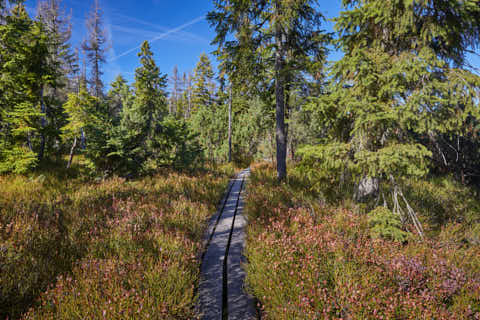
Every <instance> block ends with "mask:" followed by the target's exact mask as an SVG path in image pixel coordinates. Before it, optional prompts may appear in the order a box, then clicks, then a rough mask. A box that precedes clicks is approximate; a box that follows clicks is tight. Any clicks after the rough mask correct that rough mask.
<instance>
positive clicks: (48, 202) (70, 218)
mask: <svg viewBox="0 0 480 320" xmlns="http://www.w3.org/2000/svg"><path fill="white" fill-rule="evenodd" d="M230 173H231V169H230V168H225V170H223V169H222V168H218V170H217V171H212V170H201V171H200V170H199V171H195V172H191V173H178V172H175V171H172V170H167V169H165V170H163V171H162V172H161V173H159V174H157V175H155V176H153V177H145V178H142V179H139V180H132V181H127V180H125V179H123V178H117V177H113V178H110V179H107V180H100V181H98V182H94V181H91V180H85V179H84V178H83V177H79V178H78V179H75V178H70V179H63V177H60V176H58V177H55V176H53V175H48V174H47V175H46V176H45V177H44V178H42V179H38V178H33V179H30V178H27V177H23V176H13V175H10V176H4V177H0V189H2V193H1V195H0V290H1V292H0V318H2V319H3V318H6V317H8V318H10V319H14V318H19V317H23V318H25V319H78V318H81V319H97V318H106V319H125V318H135V319H147V318H150V319H152V318H153V319H155V318H157V319H159V318H161V319H168V318H191V317H193V316H194V314H193V311H192V310H193V308H192V306H193V303H194V300H195V296H194V287H195V285H196V283H197V280H198V272H199V260H198V253H199V251H201V248H200V245H201V240H202V237H203V232H204V229H205V226H206V221H207V220H208V217H209V216H210V214H211V213H212V212H213V211H214V210H215V206H216V204H217V202H218V200H219V198H220V196H221V193H222V192H223V191H224V188H225V187H226V183H227V180H228V174H230ZM27 310H28V313H26V314H25V311H27Z"/></svg>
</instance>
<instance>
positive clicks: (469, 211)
mask: <svg viewBox="0 0 480 320" xmlns="http://www.w3.org/2000/svg"><path fill="white" fill-rule="evenodd" d="M290 172H291V173H290V181H289V182H288V183H285V184H278V183H277V182H276V181H275V174H274V171H273V168H272V167H270V166H269V165H266V164H265V165H260V166H257V167H256V168H255V169H254V170H253V173H252V177H251V181H250V182H249V185H248V187H247V199H246V212H247V214H248V216H249V227H248V231H247V234H248V237H247V238H248V240H247V249H246V256H247V259H248V263H247V264H246V269H247V286H248V288H249V290H250V292H251V293H252V294H253V295H255V297H256V298H257V299H258V301H259V307H260V309H261V312H262V316H263V318H264V319H275V320H277V319H480V247H479V246H478V245H477V244H475V242H474V241H465V240H464V237H471V238H474V237H476V236H478V226H479V222H478V217H479V214H480V213H479V211H476V212H474V211H473V210H474V208H476V207H475V206H477V207H478V205H479V202H478V200H475V199H472V198H470V197H469V195H471V194H472V192H471V190H468V188H465V187H461V186H459V185H457V184H456V183H454V182H445V181H450V180H448V178H442V179H440V178H438V179H430V180H428V181H427V180H425V181H416V182H410V185H409V186H410V187H411V188H410V189H409V196H410V198H412V194H413V192H414V190H415V189H417V188H421V190H419V189H417V190H418V193H417V194H416V196H415V197H413V198H414V200H413V202H414V204H415V206H416V210H417V211H418V212H419V215H420V217H421V219H422V221H424V223H425V224H426V226H427V227H428V229H429V230H431V231H432V230H439V231H437V232H433V231H432V232H429V233H428V236H427V239H426V240H425V241H423V242H422V241H420V239H419V238H418V237H417V236H415V235H414V234H413V233H409V235H408V237H405V238H403V237H402V239H401V240H402V241H394V240H395V239H393V240H391V237H390V236H385V235H384V236H382V233H381V232H380V233H378V230H376V229H375V226H378V223H377V224H375V223H372V220H371V219H369V217H368V215H367V214H365V212H364V210H363V209H362V207H361V206H357V205H355V204H354V203H353V202H351V201H348V200H347V199H346V198H344V200H341V201H340V200H339V201H337V202H336V203H335V202H331V201H326V200H325V199H324V198H322V196H321V193H320V192H318V190H317V191H314V188H310V185H309V182H308V181H307V180H305V179H303V178H302V177H301V176H300V175H299V174H297V172H296V171H295V170H291V171H290ZM442 181H443V182H442ZM427 186H429V187H428V188H427ZM327 187H328V188H330V189H333V186H327ZM301 190H303V191H301ZM452 190H455V191H456V193H455V194H454V193H452ZM338 192H339V193H341V190H338ZM459 193H460V194H459ZM338 198H341V196H338ZM422 199H430V200H431V201H430V202H426V201H424V202H422ZM455 199H457V200H455ZM462 199H463V200H462ZM452 210H455V211H452ZM437 213H438V214H442V215H444V216H443V217H442V218H441V219H435V214H437ZM383 218H385V217H383ZM383 218H382V219H381V221H382V223H384V222H385V221H387V220H388V221H390V220H391V218H390V217H388V219H386V220H385V219H383ZM369 220H370V221H369ZM438 221H441V225H439V222H438ZM377 222H378V221H377ZM385 223H386V222H385ZM385 223H384V224H385ZM386 224H387V225H388V226H389V227H391V226H392V225H395V228H396V229H397V228H399V227H400V226H399V225H398V223H397V221H396V222H395V223H394V224H392V223H390V222H388V223H386ZM408 230H409V229H408V227H407V228H404V229H403V232H406V231H408ZM474 230H477V231H476V233H475V231H474ZM397 231H398V230H396V232H397ZM460 234H463V235H464V237H460V236H459V235H460ZM387 235H388V234H387ZM402 235H404V234H403V233H402ZM446 239H448V240H449V241H446ZM397 240H398V239H397Z"/></svg>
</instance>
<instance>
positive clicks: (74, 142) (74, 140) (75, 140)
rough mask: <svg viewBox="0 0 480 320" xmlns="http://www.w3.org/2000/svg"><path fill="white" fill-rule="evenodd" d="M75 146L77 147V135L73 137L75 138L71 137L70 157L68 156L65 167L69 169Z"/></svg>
mask: <svg viewBox="0 0 480 320" xmlns="http://www.w3.org/2000/svg"><path fill="white" fill-rule="evenodd" d="M76 147H77V137H75V139H73V145H72V148H71V149H70V157H69V158H68V163H67V169H69V168H70V166H71V165H72V161H73V154H74V152H75V148H76Z"/></svg>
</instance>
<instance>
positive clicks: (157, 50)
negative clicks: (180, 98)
mask: <svg viewBox="0 0 480 320" xmlns="http://www.w3.org/2000/svg"><path fill="white" fill-rule="evenodd" d="M36 3H37V0H27V1H26V2H25V4H26V6H27V9H28V10H29V13H30V14H31V15H34V14H35V8H36ZM100 5H101V7H102V8H103V12H104V18H105V27H106V29H107V31H108V33H109V37H110V41H111V47H112V48H111V50H110V51H109V53H108V60H109V61H108V62H107V64H106V65H105V66H104V72H105V74H104V82H105V83H106V84H107V85H108V84H109V83H110V82H111V81H112V80H114V79H115V77H116V76H117V75H118V74H122V75H123V76H124V77H125V78H126V79H128V80H129V81H133V77H134V71H135V68H136V67H138V58H137V52H138V51H139V49H138V48H139V46H140V45H141V43H142V42H143V41H144V40H149V41H151V45H152V51H153V52H154V55H155V56H154V57H155V60H156V62H157V64H158V65H159V67H160V70H161V71H162V72H163V73H168V74H170V73H171V72H172V70H173V67H174V66H175V65H177V66H178V69H179V71H180V72H181V73H183V72H188V71H191V70H193V68H194V67H195V64H196V63H197V61H198V57H199V56H200V54H201V53H202V52H205V53H207V54H210V53H211V52H212V51H214V50H215V47H213V46H211V45H210V42H211V40H212V39H213V38H214V35H215V34H214V30H213V29H212V28H210V26H209V24H208V22H207V21H206V19H205V15H206V14H207V13H208V12H209V11H210V10H212V9H213V5H212V1H211V0H136V1H132V0H100ZM62 6H63V7H64V9H65V10H66V11H67V12H68V13H70V12H71V15H72V25H73V35H72V45H73V46H77V45H78V44H79V43H80V42H81V41H82V40H83V39H84V38H85V35H86V30H85V18H86V16H87V14H88V12H89V11H90V10H91V8H92V6H93V0H63V1H62ZM322 6H324V8H323V12H324V14H326V15H327V16H329V17H333V16H335V15H336V14H337V13H338V12H339V10H340V0H338V1H329V2H328V4H325V5H323V4H322ZM328 28H329V29H331V24H329V26H328ZM154 39H155V40H154ZM211 58H212V60H215V57H214V56H211Z"/></svg>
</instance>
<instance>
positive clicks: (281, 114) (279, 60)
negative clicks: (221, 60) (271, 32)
mask: <svg viewBox="0 0 480 320" xmlns="http://www.w3.org/2000/svg"><path fill="white" fill-rule="evenodd" d="M276 10H277V15H279V13H280V12H279V11H280V10H279V4H277V9H276ZM275 42H276V45H277V49H276V53H275V78H276V79H275V99H276V105H277V106H276V123H277V125H276V140H277V178H278V180H279V181H283V180H285V179H286V177H287V141H286V140H287V139H286V138H287V137H286V134H285V81H284V75H283V72H284V70H283V66H284V58H285V49H284V43H283V42H284V33H283V32H282V28H281V25H280V23H279V22H278V21H277V22H276V25H275Z"/></svg>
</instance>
